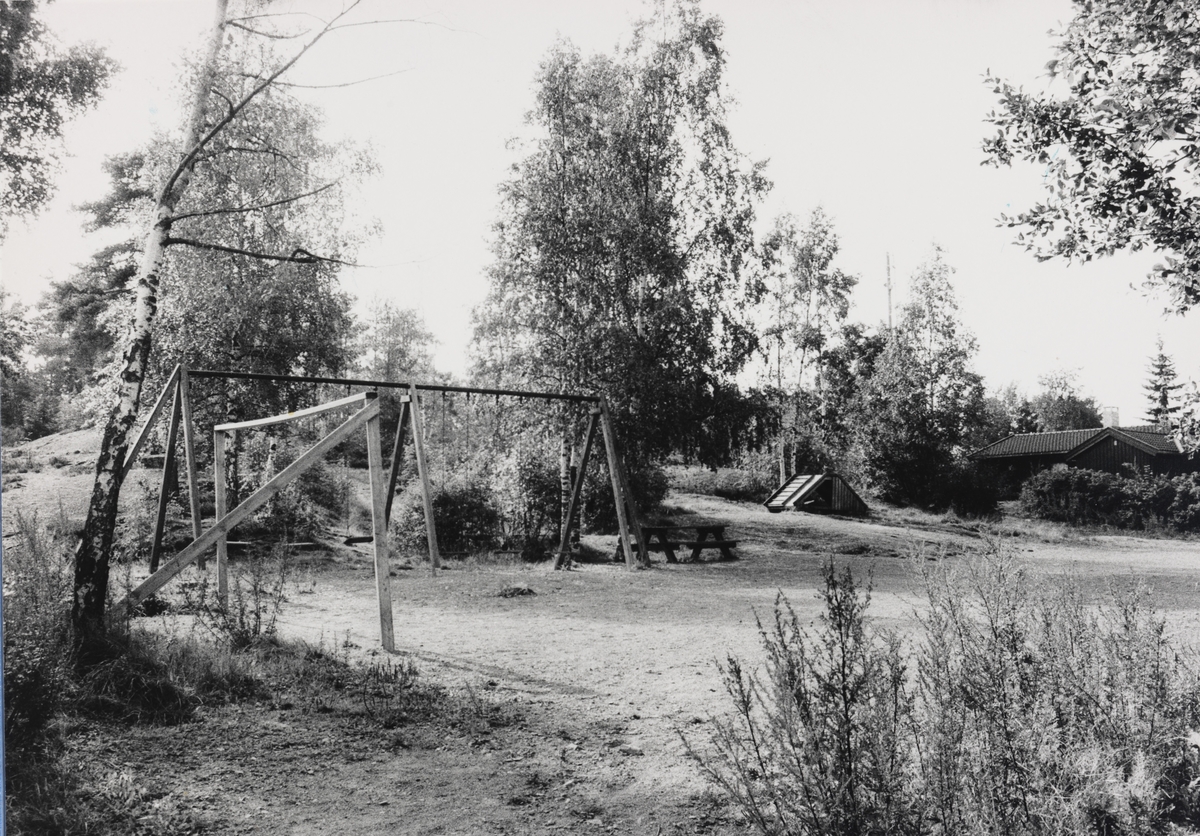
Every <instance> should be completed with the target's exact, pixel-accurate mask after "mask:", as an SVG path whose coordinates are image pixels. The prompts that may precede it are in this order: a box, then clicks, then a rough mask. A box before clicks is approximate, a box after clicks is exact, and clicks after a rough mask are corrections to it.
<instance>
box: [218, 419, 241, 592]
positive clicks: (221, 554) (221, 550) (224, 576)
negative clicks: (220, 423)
mask: <svg viewBox="0 0 1200 836" xmlns="http://www.w3.org/2000/svg"><path fill="white" fill-rule="evenodd" d="M236 438H237V436H236V435H234V434H233V433H229V434H226V433H225V432H223V431H222V430H213V499H214V504H215V506H216V511H215V513H216V515H217V519H218V520H220V519H224V517H225V510H226V509H225V503H226V498H225V491H226V488H227V485H226V484H225V442H226V441H234V440H235V439H236ZM235 443H236V442H235ZM226 533H227V532H224V531H222V532H219V533H218V534H217V602H218V603H220V605H221V606H222V607H224V606H225V605H226V604H228V603H229V569H228V563H229V550H228V547H227V544H226V542H225V541H226V539H227V538H226V536H225V535H226Z"/></svg>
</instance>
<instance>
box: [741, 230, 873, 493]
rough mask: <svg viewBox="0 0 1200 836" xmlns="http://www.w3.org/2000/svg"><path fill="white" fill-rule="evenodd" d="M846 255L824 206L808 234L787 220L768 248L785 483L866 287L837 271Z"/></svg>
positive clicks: (771, 348)
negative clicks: (853, 298) (826, 361)
mask: <svg viewBox="0 0 1200 836" xmlns="http://www.w3.org/2000/svg"><path fill="white" fill-rule="evenodd" d="M838 250H839V242H838V236H837V233H836V232H835V231H834V229H833V223H832V221H831V220H830V218H829V217H828V216H827V215H826V214H825V212H824V210H823V209H821V208H820V207H818V208H817V209H815V210H814V211H813V213H812V216H811V217H810V218H809V221H808V224H807V225H806V226H805V227H804V228H803V229H801V228H799V227H798V226H797V223H796V219H795V218H794V217H792V216H791V215H783V216H780V217H779V218H777V219H776V221H775V225H774V228H773V229H772V231H771V233H770V234H769V235H768V236H767V237H766V239H765V240H764V242H763V253H764V267H765V277H764V281H765V285H766V287H765V294H764V301H765V303H766V306H767V311H768V318H769V325H768V326H767V328H765V329H764V330H763V339H764V341H765V342H766V346H764V347H765V348H766V351H767V353H768V355H769V363H770V364H771V365H773V369H772V370H771V378H772V383H773V384H774V387H775V389H776V391H777V397H778V399H779V411H780V415H781V417H782V419H783V420H782V424H783V429H782V432H781V435H780V438H779V441H778V443H777V447H778V457H779V478H780V480H781V481H782V480H784V479H787V477H788V476H789V475H790V471H791V469H792V467H794V466H795V462H794V457H793V456H792V455H789V451H790V450H791V449H792V448H793V447H794V446H795V444H794V442H795V439H796V436H797V435H798V434H799V433H800V432H801V425H802V423H804V421H805V418H806V416H805V414H804V413H805V412H806V411H807V410H806V407H805V404H806V403H807V404H810V405H811V404H812V403H814V402H815V401H817V400H819V392H817V390H819V389H820V384H821V375H820V363H821V359H822V358H823V357H825V352H826V350H827V349H828V348H829V347H830V342H831V340H832V339H834V338H835V336H836V334H837V333H838V329H839V328H840V327H841V326H842V325H843V324H844V323H845V321H846V316H847V314H848V313H849V311H850V293H851V291H852V290H853V289H854V286H855V285H856V284H858V278H857V277H856V276H851V275H849V274H847V273H845V272H844V271H842V270H841V269H839V268H837V267H834V266H833V261H834V259H835V258H836V256H837V254H838ZM771 355H773V356H771ZM814 393H815V396H813V397H806V395H814ZM789 407H790V408H789ZM789 413H790V414H789ZM786 434H790V435H791V437H792V440H793V443H792V444H791V445H789V443H788V442H787V441H786V440H785V435H786Z"/></svg>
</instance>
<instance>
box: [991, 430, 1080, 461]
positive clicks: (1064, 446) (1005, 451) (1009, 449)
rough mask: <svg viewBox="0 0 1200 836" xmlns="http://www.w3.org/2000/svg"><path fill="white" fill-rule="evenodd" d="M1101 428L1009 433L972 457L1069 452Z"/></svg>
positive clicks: (1041, 454)
mask: <svg viewBox="0 0 1200 836" xmlns="http://www.w3.org/2000/svg"><path fill="white" fill-rule="evenodd" d="M1100 432H1103V430H1060V431H1058V432H1052V433H1023V434H1021V435H1010V436H1009V437H1008V438H1002V439H1000V440H999V441H997V442H995V443H993V444H989V445H988V446H987V447H983V448H981V449H979V450H976V451H975V452H974V453H972V454H971V458H974V459H993V458H999V457H1001V456H1052V455H1062V454H1065V453H1069V452H1071V451H1072V450H1074V449H1075V448H1076V447H1078V446H1079V445H1080V444H1083V442H1085V441H1087V440H1088V439H1090V438H1092V437H1093V436H1094V435H1096V434H1097V433H1100Z"/></svg>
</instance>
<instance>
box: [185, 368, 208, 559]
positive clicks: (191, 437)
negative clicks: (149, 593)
mask: <svg viewBox="0 0 1200 836" xmlns="http://www.w3.org/2000/svg"><path fill="white" fill-rule="evenodd" d="M191 390H192V385H191V381H190V380H189V379H188V370H187V369H180V370H179V410H180V420H181V421H182V422H183V457H184V462H185V466H186V467H187V483H188V507H189V509H190V511H191V513H192V539H193V540H194V539H196V538H197V537H199V536H200V532H201V531H202V530H203V525H202V520H201V518H200V480H199V479H198V478H197V477H196V438H195V429H194V424H193V423H192V394H191ZM196 565H197V566H199V567H200V568H201V569H203V568H204V555H200V557H199V558H197V561H196Z"/></svg>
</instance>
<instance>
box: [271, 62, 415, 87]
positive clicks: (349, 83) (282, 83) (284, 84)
mask: <svg viewBox="0 0 1200 836" xmlns="http://www.w3.org/2000/svg"><path fill="white" fill-rule="evenodd" d="M411 69H412V68H411V67H408V68H405V69H403V70H396V71H395V72H390V73H384V74H383V75H373V76H371V77H370V78H360V79H358V80H357V81H347V82H344V83H342V84H294V83H292V82H290V81H280V82H279V86H280V87H299V88H302V89H305V90H331V89H333V88H335V87H353V86H354V85H356V84H366V83H367V82H368V81H378V80H379V79H381V78H391V77H392V76H394V75H400V74H401V73H407V72H410V71H411Z"/></svg>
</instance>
